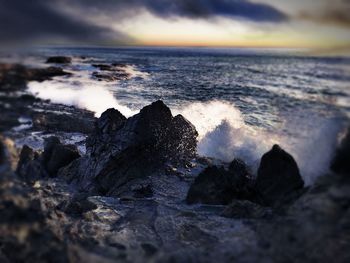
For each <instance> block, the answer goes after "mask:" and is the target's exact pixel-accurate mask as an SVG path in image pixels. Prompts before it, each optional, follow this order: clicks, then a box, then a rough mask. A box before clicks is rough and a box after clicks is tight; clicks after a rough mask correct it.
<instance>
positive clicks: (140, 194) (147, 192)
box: [133, 185, 153, 198]
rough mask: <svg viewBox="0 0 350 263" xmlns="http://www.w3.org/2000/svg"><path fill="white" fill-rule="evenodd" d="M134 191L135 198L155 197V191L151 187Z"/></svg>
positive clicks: (142, 187) (141, 187) (143, 187)
mask: <svg viewBox="0 0 350 263" xmlns="http://www.w3.org/2000/svg"><path fill="white" fill-rule="evenodd" d="M133 191H134V197H135V198H149V197H152V196H153V190H152V186H151V185H147V186H143V185H141V186H140V187H139V188H136V189H134V190H133Z"/></svg>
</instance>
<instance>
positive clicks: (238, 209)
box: [221, 200, 272, 219]
mask: <svg viewBox="0 0 350 263" xmlns="http://www.w3.org/2000/svg"><path fill="white" fill-rule="evenodd" d="M271 214H272V213H271V210H269V208H266V207H263V206H260V205H259V204H256V203H253V202H250V201H248V200H234V201H233V202H232V203H231V204H229V205H228V206H227V207H226V208H225V210H224V211H223V212H222V214H221V215H222V216H224V217H229V218H236V219H242V218H246V219H260V218H266V217H269V216H271Z"/></svg>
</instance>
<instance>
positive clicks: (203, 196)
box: [186, 160, 254, 205]
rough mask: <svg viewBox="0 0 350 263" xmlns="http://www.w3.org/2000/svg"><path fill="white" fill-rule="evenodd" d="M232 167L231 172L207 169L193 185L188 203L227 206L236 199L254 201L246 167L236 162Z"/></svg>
mask: <svg viewBox="0 0 350 263" xmlns="http://www.w3.org/2000/svg"><path fill="white" fill-rule="evenodd" d="M240 165H242V166H241V167H239V166H240ZM230 167H231V169H230V170H226V169H224V168H223V167H216V166H212V167H208V168H206V169H205V170H204V171H203V172H202V173H200V174H199V175H198V176H197V178H196V179H195V181H194V183H193V184H192V185H191V187H190V189H189V191H188V194H187V197H186V202H187V203H188V204H194V203H204V204H211V205H219V204H221V205H227V204H229V203H230V202H231V201H232V200H234V199H239V200H240V199H248V200H250V199H253V198H254V190H253V188H252V179H251V178H250V177H249V174H248V173H245V171H247V168H246V166H245V165H244V164H243V162H241V161H238V160H234V161H233V163H232V164H231V166H230Z"/></svg>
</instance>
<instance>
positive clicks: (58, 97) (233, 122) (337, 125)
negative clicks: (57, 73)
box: [28, 72, 343, 184]
mask: <svg viewBox="0 0 350 263" xmlns="http://www.w3.org/2000/svg"><path fill="white" fill-rule="evenodd" d="M75 78H77V77H70V78H69V80H67V79H64V80H63V79H60V78H57V79H54V80H51V81H45V82H42V83H38V82H30V83H29V85H28V89H29V91H30V92H31V93H33V94H35V95H36V96H38V97H39V98H42V99H47V100H51V101H52V102H54V103H60V104H66V105H74V106H77V107H79V108H84V109H88V110H90V111H93V112H95V113H96V116H97V117H99V116H100V115H101V114H102V113H103V112H104V111H105V110H106V109H108V108H116V109H118V110H119V111H120V112H121V113H122V114H123V115H125V116H126V117H130V116H132V115H134V114H136V113H138V111H135V110H133V109H131V108H129V107H127V106H125V105H122V104H120V103H119V101H118V100H117V99H116V97H115V94H113V93H112V92H111V91H109V90H108V89H109V88H112V87H109V86H108V85H111V84H109V83H103V82H99V83H98V85H97V84H96V81H94V80H91V79H90V78H89V77H88V76H85V77H82V76H81V72H80V77H79V79H75ZM172 110H173V112H174V114H182V115H183V116H184V117H185V118H187V119H188V120H189V121H190V122H192V123H193V125H194V126H195V127H196V129H197V131H198V133H199V137H198V149H197V150H198V154H199V155H201V156H206V157H211V158H215V159H218V160H221V161H224V162H230V161H232V160H233V159H234V158H241V159H243V160H244V161H246V162H247V163H248V165H250V166H251V167H252V168H253V169H254V170H256V169H257V167H258V164H259V160H260V158H261V156H262V155H263V154H264V153H265V152H267V151H268V150H269V149H271V147H272V145H274V144H279V145H281V147H282V148H284V149H285V150H287V151H288V152H290V153H291V154H292V155H293V156H294V157H295V159H296V161H297V163H298V164H299V167H300V169H301V173H302V175H303V176H304V179H305V181H306V183H307V184H309V183H312V182H313V181H314V179H315V178H316V177H317V176H318V175H320V174H323V173H325V172H326V171H327V170H328V167H329V164H330V160H331V158H332V156H333V153H334V150H335V147H336V145H337V135H338V134H339V132H340V131H341V130H342V128H343V126H342V125H341V122H339V120H325V119H315V118H313V116H309V117H307V118H305V116H304V117H302V118H298V117H297V116H298V114H296V112H295V111H294V112H293V115H290V116H283V117H281V118H284V120H285V121H284V125H283V126H281V127H277V128H276V129H275V130H276V131H274V132H273V133H272V132H268V131H266V130H264V129H261V128H258V127H253V126H250V125H248V124H246V123H245V121H244V117H243V115H242V113H241V112H240V111H239V109H238V108H237V107H235V105H234V104H232V103H229V102H227V101H218V100H215V101H210V102H194V103H190V104H187V105H186V106H184V107H181V108H180V107H179V106H178V107H176V108H174V109H172ZM311 119H312V123H311V124H310V120H311ZM286 131H287V132H286ZM301 133H303V136H298V135H299V134H301ZM291 134H292V135H291Z"/></svg>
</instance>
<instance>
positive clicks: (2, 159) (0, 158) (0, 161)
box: [0, 140, 7, 165]
mask: <svg viewBox="0 0 350 263" xmlns="http://www.w3.org/2000/svg"><path fill="white" fill-rule="evenodd" d="M6 162H7V158H6V151H5V146H4V145H3V144H2V141H1V140H0V165H4V164H5V163H6Z"/></svg>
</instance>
